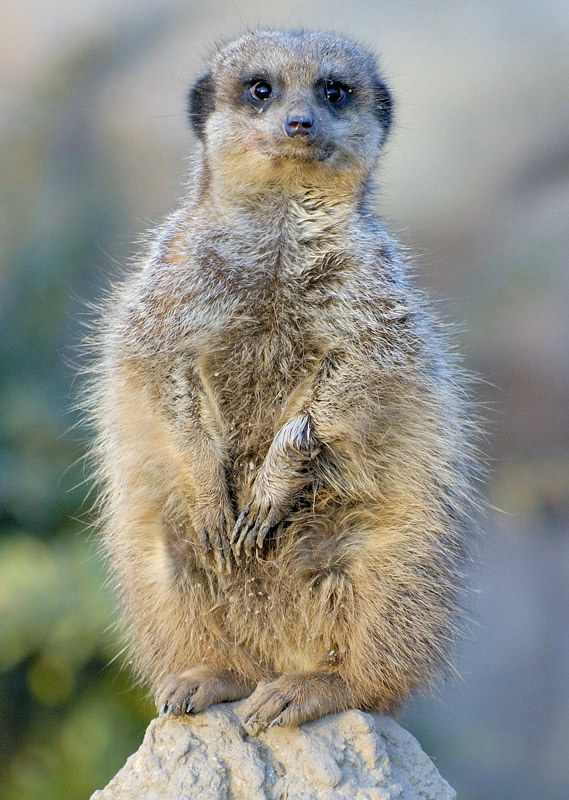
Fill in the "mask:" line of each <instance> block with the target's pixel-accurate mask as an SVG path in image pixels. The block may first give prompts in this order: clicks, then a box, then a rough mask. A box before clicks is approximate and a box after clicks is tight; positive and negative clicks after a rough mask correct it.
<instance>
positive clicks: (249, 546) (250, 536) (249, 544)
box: [243, 519, 259, 556]
mask: <svg viewBox="0 0 569 800" xmlns="http://www.w3.org/2000/svg"><path fill="white" fill-rule="evenodd" d="M258 529H259V519H257V521H256V522H255V524H254V525H253V527H252V528H251V529H250V530H249V532H248V533H247V536H246V537H245V541H244V542H243V546H244V547H245V552H246V553H247V555H248V556H250V555H251V553H252V552H253V548H254V547H255V542H256V541H257V531H258Z"/></svg>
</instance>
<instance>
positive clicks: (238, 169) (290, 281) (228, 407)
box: [89, 30, 474, 732]
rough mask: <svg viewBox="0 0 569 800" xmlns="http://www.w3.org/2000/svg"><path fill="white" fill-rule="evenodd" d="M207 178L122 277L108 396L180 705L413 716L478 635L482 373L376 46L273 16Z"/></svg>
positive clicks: (230, 70)
mask: <svg viewBox="0 0 569 800" xmlns="http://www.w3.org/2000/svg"><path fill="white" fill-rule="evenodd" d="M189 117H190V121H191V125H192V126H193V129H194V131H195V133H196V134H197V138H198V152H197V155H196V157H195V168H194V171H193V175H192V179H191V185H190V189H189V192H188V194H187V197H186V199H185V201H184V203H183V204H182V206H181V208H180V210H179V211H177V212H176V213H174V214H173V215H172V216H171V217H170V218H169V219H168V221H167V222H166V223H165V224H164V226H163V227H162V228H161V229H160V230H159V231H158V232H157V234H156V235H155V236H154V238H153V239H152V241H151V243H150V246H149V248H148V252H147V254H146V256H145V257H144V258H143V259H141V260H140V262H139V263H138V265H137V266H136V267H135V268H134V269H133V270H132V271H131V273H130V274H129V275H128V276H127V277H126V278H125V279H124V280H123V281H122V282H121V283H120V285H118V286H117V287H115V288H114V290H113V291H112V292H111V296H110V298H109V299H108V300H107V301H106V305H105V309H104V311H103V314H102V317H101V319H100V322H99V335H98V350H97V353H98V355H97V358H96V362H95V364H94V367H93V380H92V382H91V389H90V390H89V396H90V400H91V411H90V413H91V417H92V419H93V421H94V425H95V428H96V446H95V456H96V460H97V464H98V471H99V479H100V481H101V485H102V490H101V508H102V510H101V528H102V540H103V543H104V549H105V551H106V555H107V557H108V561H109V564H110V569H111V571H112V574H113V576H114V578H115V582H116V586H117V590H118V593H119V595H120V600H121V606H122V609H123V616H124V619H125V622H126V625H127V626H128V639H129V642H130V653H131V659H132V661H133V662H134V666H135V669H136V672H137V674H138V676H139V677H140V679H141V680H142V681H143V682H144V683H146V684H147V685H149V687H150V688H151V690H152V691H153V692H154V694H155V697H156V702H157V706H158V709H159V712H160V713H165V714H167V715H170V714H172V715H176V716H180V715H182V714H186V713H197V712H199V711H202V710H203V709H205V708H206V707H208V706H210V705H212V704H214V703H219V702H222V701H235V700H240V699H244V698H247V699H246V700H245V702H244V703H243V704H242V705H241V706H240V713H241V716H242V718H243V721H244V724H245V726H246V727H247V728H248V730H250V731H252V732H255V731H258V730H261V729H263V728H265V727H267V726H273V725H298V724H300V723H303V722H305V721H307V720H311V719H315V718H318V717H320V716H322V715H324V714H328V713H331V712H337V711H341V710H344V709H347V708H350V707H356V708H360V709H367V710H379V711H384V712H390V711H393V710H394V709H395V708H396V707H397V706H398V705H399V704H400V703H401V701H403V700H404V699H405V698H406V697H407V696H408V695H409V694H410V692H412V691H413V690H414V689H415V688H416V687H419V686H421V685H423V684H428V683H430V682H431V681H432V679H433V678H434V676H436V675H437V674H438V673H439V672H440V670H441V668H443V667H444V666H445V665H446V664H447V662H448V659H449V652H450V648H451V644H452V641H453V639H454V637H455V628H456V612H457V604H458V602H459V597H460V593H461V584H462V572H463V565H464V561H465V553H466V549H467V548H466V544H467V542H468V539H469V536H470V533H469V531H470V529H471V522H470V520H471V516H472V514H471V506H472V488H471V487H472V485H471V474H472V467H473V463H474V459H473V455H472V453H473V450H472V446H471V444H470V440H471V436H470V430H469V428H470V422H469V413H470V412H469V410H468V405H467V402H466V401H465V399H464V391H463V385H462V383H463V379H462V373H461V371H460V369H459V368H458V367H457V366H456V364H455V359H454V357H452V356H451V354H450V347H449V345H448V342H447V341H446V336H445V334H444V331H443V328H442V326H441V324H440V323H439V322H437V320H436V317H435V315H434V313H433V312H432V310H431V308H430V306H429V303H428V301H427V300H426V299H425V297H424V295H423V294H422V293H421V292H420V291H419V290H417V289H416V288H414V286H413V284H412V283H411V281H410V279H409V277H408V275H407V268H406V263H405V259H404V258H403V256H402V255H401V252H400V250H399V248H398V246H397V244H396V242H395V241H394V239H393V238H392V237H391V235H390V234H389V233H388V232H387V231H386V230H385V229H384V228H383V226H382V224H381V222H380V220H379V219H378V218H377V216H375V215H374V212H373V211H372V200H373V179H372V176H373V171H374V167H375V166H376V162H377V160H378V156H379V153H380V151H381V149H382V146H383V144H384V141H385V139H386V136H387V134H388V132H389V129H390V124H391V118H392V99H391V93H390V91H389V89H388V88H387V86H386V84H385V81H384V79H383V78H382V76H381V74H380V72H379V70H378V66H377V64H376V60H375V58H374V56H373V55H372V54H371V53H370V52H368V51H367V50H366V49H365V48H363V47H361V46H359V45H358V44H356V43H354V42H351V41H348V40H345V39H343V38H340V37H339V36H336V35H332V34H323V33H317V32H306V31H300V32H298V31H297V32H277V31H272V30H263V31H257V32H249V33H246V34H245V35H243V36H241V37H240V38H237V39H235V40H234V41H231V42H229V43H228V44H226V45H224V46H222V47H220V48H219V49H218V50H217V51H216V52H215V53H214V54H213V55H212V57H211V58H210V61H209V64H208V67H207V70H206V72H205V74H204V75H203V76H202V77H200V78H199V80H197V82H196V83H195V85H194V86H193V88H192V89H191V92H190V95H189Z"/></svg>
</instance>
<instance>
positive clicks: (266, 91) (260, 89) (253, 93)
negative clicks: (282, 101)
mask: <svg viewBox="0 0 569 800" xmlns="http://www.w3.org/2000/svg"><path fill="white" fill-rule="evenodd" d="M272 93H273V87H272V86H271V84H270V83H268V82H267V81H255V83H254V84H252V86H250V87H249V96H250V97H251V99H252V100H256V101H257V102H259V101H261V102H262V101H263V100H268V99H269V97H270V96H271V95H272Z"/></svg>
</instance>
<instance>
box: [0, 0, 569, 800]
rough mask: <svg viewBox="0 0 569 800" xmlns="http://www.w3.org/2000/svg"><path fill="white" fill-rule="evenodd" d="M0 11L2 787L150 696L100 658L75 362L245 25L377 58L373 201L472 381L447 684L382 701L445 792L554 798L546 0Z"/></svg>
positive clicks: (566, 761) (554, 360)
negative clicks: (196, 83) (323, 34)
mask: <svg viewBox="0 0 569 800" xmlns="http://www.w3.org/2000/svg"><path fill="white" fill-rule="evenodd" d="M0 13H1V18H0V22H1V25H0V37H1V40H2V41H1V47H0V75H1V78H0V81H1V91H0V109H1V115H0V145H1V151H2V152H1V160H2V163H1V172H0V174H1V175H2V179H1V182H0V199H1V203H2V213H1V217H0V259H1V267H0V310H1V318H2V333H1V362H0V374H1V393H0V436H1V443H0V470H1V473H2V474H1V484H0V515H1V520H0V521H1V524H2V534H1V538H0V717H1V722H0V749H1V756H0V758H1V762H0V795H1V796H2V797H3V798H6V800H16V798H17V800H28V798H30V799H31V798H37V797H42V798H44V800H80V798H86V797H88V796H89V795H90V793H91V792H92V791H93V790H94V789H95V788H97V787H102V786H103V785H104V784H105V783H106V782H107V781H108V780H109V779H110V778H111V776H112V775H113V774H114V773H115V772H116V770H117V769H118V768H119V767H120V766H121V765H122V764H123V762H124V760H125V759H126V757H127V756H128V755H129V754H130V753H131V752H133V751H134V750H135V749H136V748H137V747H138V745H139V743H140V741H141V737H142V734H143V732H144V729H145V726H146V724H147V722H148V720H149V719H150V717H151V716H152V715H153V709H152V707H151V706H150V705H149V704H148V703H147V701H146V700H144V698H143V697H142V695H141V694H140V693H138V692H136V691H133V690H132V689H131V688H130V680H129V675H128V671H125V670H121V668H120V664H121V659H120V657H119V658H118V659H116V658H115V657H116V656H117V653H118V651H119V649H120V646H119V644H118V642H117V640H116V639H115V637H114V634H113V631H112V621H113V600H112V598H111V596H110V593H109V590H108V588H106V587H105V585H104V570H103V567H102V565H101V563H100V561H99V559H98V556H97V554H96V548H95V546H94V543H93V542H92V541H89V536H88V532H87V531H86V529H85V521H84V516H85V513H86V510H87V509H88V506H89V501H88V500H87V501H85V499H84V498H85V496H86V495H87V493H88V490H89V482H88V478H87V476H86V475H85V474H84V471H83V468H82V465H81V461H80V457H81V455H82V453H83V452H84V450H85V443H84V441H83V440H82V438H83V437H82V435H81V434H80V433H78V432H76V431H75V432H74V431H69V429H70V428H71V427H72V426H73V423H74V421H75V416H74V413H73V412H72V411H71V401H72V398H73V395H74V392H75V389H76V383H77V381H76V379H74V370H73V368H72V366H71V362H73V361H77V360H78V359H79V360H80V356H79V355H78V353H77V350H76V345H77V342H78V341H79V339H80V336H81V332H80V329H81V323H82V320H84V319H85V317H86V316H88V314H87V312H86V307H85V306H86V302H88V301H89V300H92V299H93V298H95V297H97V296H98V295H99V294H100V292H101V291H102V289H103V287H104V286H105V284H106V282H107V280H108V278H109V276H112V275H114V274H116V273H117V272H118V271H119V268H118V266H117V265H121V264H124V263H125V262H127V261H128V260H129V259H130V258H131V257H132V256H133V255H135V254H136V253H137V252H138V250H139V247H138V244H137V242H138V241H139V240H140V235H141V234H142V233H143V232H144V231H145V230H146V229H147V228H148V227H149V226H151V225H152V224H154V223H155V222H158V221H159V220H160V219H161V218H162V217H163V216H164V214H165V213H167V212H168V211H170V210H172V209H173V208H174V207H175V206H176V202H177V199H178V197H179V196H180V194H181V187H182V184H183V178H184V174H185V171H186V168H187V163H186V157H187V155H188V154H189V153H190V152H191V149H192V147H193V146H194V142H193V140H192V137H191V135H190V133H189V130H188V126H187V124H186V119H185V93H186V89H187V86H188V84H189V83H190V82H191V80H192V79H193V78H194V77H195V76H196V75H197V74H198V73H199V71H200V68H201V63H202V58H203V56H204V55H205V54H206V53H207V52H208V50H209V49H210V48H211V47H212V46H213V45H214V44H215V42H216V41H218V40H219V39H220V38H224V37H226V36H230V35H232V34H233V33H235V32H236V31H239V30H241V29H243V28H245V27H254V26H256V25H258V24H267V23H269V24H272V25H275V26H297V27H298V26H304V25H306V26H309V27H318V28H326V29H335V30H338V31H340V32H344V33H347V34H350V35H352V36H355V37H356V38H360V39H362V40H363V41H365V42H367V43H369V44H371V45H372V46H374V47H376V48H377V49H378V51H379V52H380V53H381V54H382V59H383V61H382V63H383V67H384V71H385V73H386V75H387V77H388V80H389V83H390V84H391V86H392V87H393V90H394V93H395V97H396V100H397V122H396V126H395V128H394V130H393V133H392V136H391V139H390V142H389V144H388V146H387V152H386V154H385V157H384V158H383V161H382V165H381V169H380V172H379V179H380V185H381V193H380V196H379V199H378V208H379V210H380V212H381V213H382V214H384V215H385V217H386V218H387V220H388V222H389V224H390V226H391V227H392V228H393V229H394V230H396V231H398V233H399V235H400V237H401V238H402V240H403V241H404V242H405V243H406V244H407V245H408V246H409V247H410V248H411V249H412V251H413V252H414V253H415V257H414V261H415V263H416V265H417V281H418V282H419V283H420V284H421V285H423V286H425V287H427V288H428V289H429V290H430V291H431V292H432V293H433V295H434V296H435V297H437V298H439V299H440V306H441V310H442V312H443V313H444V314H445V315H446V316H447V317H448V318H449V319H451V320H454V321H455V322H456V323H457V324H458V328H457V339H458V343H459V347H460V349H461V350H462V352H463V353H464V355H465V359H466V362H467V365H468V367H469V368H470V369H472V370H473V371H474V372H476V373H477V374H478V375H480V376H481V377H482V379H483V381H482V382H481V383H480V385H479V387H478V394H479V399H480V401H481V402H482V403H484V404H485V407H486V411H485V412H484V413H485V416H486V419H487V424H486V428H487V431H488V437H487V438H488V441H487V442H486V443H485V444H484V447H485V449H486V451H487V453H488V456H489V460H490V464H491V478H490V481H489V483H488V486H487V490H486V491H487V497H488V502H489V504H490V505H491V507H492V510H491V511H490V512H489V514H488V518H487V519H486V520H485V521H484V523H483V526H484V530H485V535H484V537H483V538H482V540H481V542H480V546H479V550H480V566H479V567H478V569H477V574H476V581H475V582H476V585H477V587H478V594H477V596H476V600H475V603H474V609H473V619H474V622H473V626H472V635H471V638H470V640H469V641H467V642H466V643H465V645H463V646H462V647H461V653H460V657H459V660H458V669H459V671H460V674H461V676H462V678H461V679H457V680H456V681H455V682H453V683H449V684H448V685H446V684H445V685H443V686H442V687H441V688H440V690H439V692H438V697H434V698H425V699H418V700H415V701H413V702H412V703H411V704H410V705H409V706H408V707H407V709H406V710H405V711H404V713H403V715H402V721H403V723H404V724H405V725H406V726H407V727H408V728H409V729H410V730H411V731H412V732H413V733H414V734H415V735H416V736H417V737H418V738H419V740H420V742H421V744H422V746H423V747H424V749H425V750H426V751H427V753H428V754H429V755H430V756H431V757H432V758H434V760H435V762H436V764H437V766H438V768H439V769H440V771H441V772H442V774H443V775H444V776H445V777H446V778H447V779H448V780H449V781H450V783H451V784H452V785H453V786H454V787H455V788H456V789H457V791H458V794H459V797H460V798H461V800H482V799H484V800H488V798H500V800H508V799H509V798H512V799H513V798H515V799H516V800H529V799H530V798H532V800H534V798H537V797H539V798H540V800H567V797H568V796H569V758H568V755H569V753H568V742H569V625H568V622H569V620H568V617H569V614H568V611H569V589H568V586H569V537H568V536H567V532H568V527H569V412H568V407H569V402H568V400H569V269H568V263H567V253H568V252H569V125H568V122H569V120H568V116H567V106H568V99H569V47H568V42H569V5H568V4H567V3H562V2H554V0H540V2H539V3H537V2H534V3H530V2H519V1H518V2H514V0H495V2H493V3H480V2H470V1H469V0H464V1H463V2H459V3H456V2H450V0H429V1H428V2H425V0H423V1H422V2H419V0H405V1H404V2H396V0H385V1H384V2H383V3H374V2H371V0H367V1H364V0H352V1H351V2H350V3H349V4H344V3H341V2H339V0H328V1H327V2H324V1H322V2H321V1H320V0H303V2H302V3H300V2H296V0H292V3H285V2H282V0H278V2H273V3H272V4H271V6H270V8H267V7H266V5H265V4H264V3H262V2H259V1H258V0H257V2H254V1H253V0H227V2H224V1H222V2H217V3H215V4H214V3H206V2H197V0H185V2H179V1H178V0H138V2H136V3H135V2H133V1H132V0H112V2H111V0H98V2H87V0H73V1H72V0H59V1H58V2H57V1H56V0H53V1H52V2H51V3H48V2H45V3H37V2H32V0H21V1H20V2H19V3H17V4H16V3H13V4H10V5H8V4H7V3H4V4H3V8H2V10H1V12H0ZM494 508H496V509H500V511H498V510H494ZM82 518H83V519H82Z"/></svg>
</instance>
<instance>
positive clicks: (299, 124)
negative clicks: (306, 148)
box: [285, 114, 315, 136]
mask: <svg viewBox="0 0 569 800" xmlns="http://www.w3.org/2000/svg"><path fill="white" fill-rule="evenodd" d="M314 127H315V126H314V120H313V119H312V117H311V116H310V114H289V116H288V117H287V118H286V120H285V131H286V132H287V134H288V136H307V135H308V134H310V133H314Z"/></svg>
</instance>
